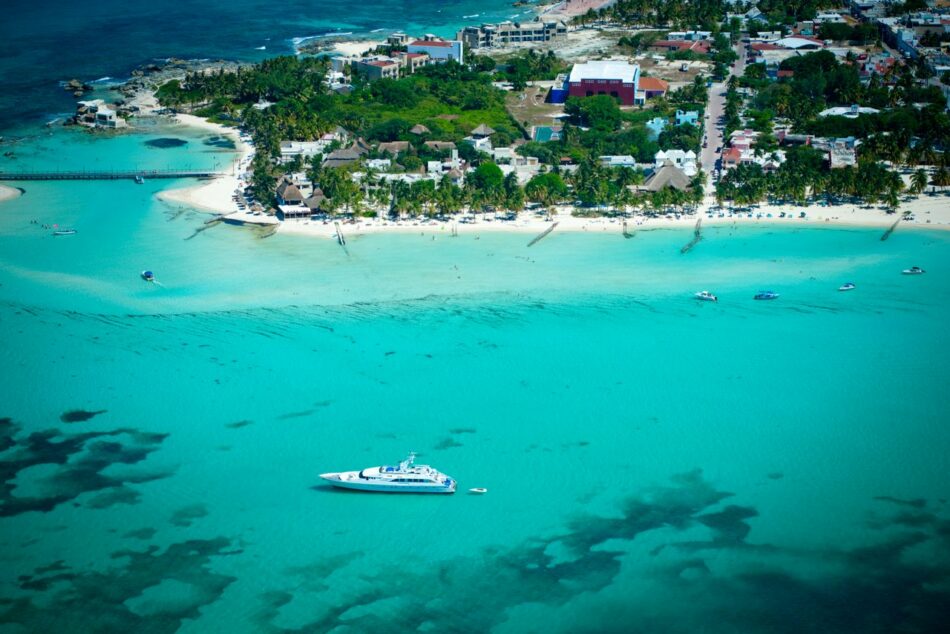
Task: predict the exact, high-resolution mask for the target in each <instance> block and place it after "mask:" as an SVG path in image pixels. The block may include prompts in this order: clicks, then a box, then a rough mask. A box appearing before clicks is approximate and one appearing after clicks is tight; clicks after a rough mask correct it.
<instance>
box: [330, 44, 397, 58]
mask: <svg viewBox="0 0 950 634" xmlns="http://www.w3.org/2000/svg"><path fill="white" fill-rule="evenodd" d="M385 43H386V40H356V41H345V42H335V43H334V44H332V45H331V46H330V49H329V52H330V53H336V54H339V55H342V56H344V57H353V56H359V55H362V54H363V53H365V52H367V51H370V50H372V49H374V48H376V47H377V46H380V45H382V44H385Z"/></svg>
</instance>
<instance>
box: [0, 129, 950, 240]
mask: <svg viewBox="0 0 950 634" xmlns="http://www.w3.org/2000/svg"><path fill="white" fill-rule="evenodd" d="M175 120H176V121H177V122H178V123H179V124H181V125H185V126H188V127H192V128H198V129H202V130H206V131H209V132H214V133H215V134H220V135H223V136H228V137H230V138H232V139H234V141H235V145H236V148H237V152H236V156H235V158H234V160H233V162H232V164H231V173H230V174H225V175H222V176H220V177H218V178H215V179H213V180H211V181H209V182H203V183H197V184H195V185H190V186H188V187H183V188H179V189H171V190H165V191H161V192H158V193H157V194H156V196H157V198H158V199H159V200H161V201H163V202H165V203H170V204H179V205H185V206H187V207H190V208H192V209H194V210H196V211H199V212H202V213H210V214H218V215H221V216H224V217H225V219H226V220H227V221H229V223H230V224H237V225H251V226H261V225H264V226H273V227H276V229H277V231H278V232H280V233H285V234H288V235H309V236H316V237H322V238H328V239H332V238H334V237H335V236H336V228H335V222H340V224H341V227H342V230H343V234H344V236H345V237H350V236H360V235H370V234H376V233H413V232H417V231H418V232H420V233H423V234H425V233H430V234H432V233H435V234H439V233H442V234H445V235H450V234H451V233H452V232H453V231H454V232H456V233H457V234H470V233H479V232H508V233H524V234H539V233H541V232H542V231H545V230H546V229H548V228H549V227H550V226H551V223H552V222H557V223H558V226H557V228H556V230H557V231H561V232H579V233H584V232H591V233H603V232H611V231H613V232H616V233H622V232H623V231H624V229H623V222H624V219H623V218H622V217H620V216H619V215H618V216H590V217H584V216H573V215H571V212H572V211H573V210H574V207H572V206H570V205H562V206H560V207H559V208H558V210H557V213H556V214H554V215H553V216H552V218H551V219H550V220H549V219H547V218H544V217H542V216H539V215H537V214H535V213H532V212H521V213H520V214H519V215H518V217H517V219H515V220H495V219H491V220H486V217H485V216H483V215H482V214H477V215H475V221H474V222H460V219H461V218H462V216H463V215H467V216H469V217H471V216H472V214H471V213H469V214H460V215H459V216H458V218H457V219H449V220H434V219H432V220H430V219H427V218H416V219H400V220H397V221H393V220H390V219H388V218H386V219H381V218H378V217H375V218H357V219H354V220H353V221H351V220H343V219H336V220H327V221H324V220H322V219H321V220H311V219H294V220H286V221H281V220H279V219H278V218H277V217H276V216H274V215H267V214H263V215H261V214H258V215H254V214H252V213H251V212H250V211H248V210H240V209H239V208H238V206H237V203H236V202H235V201H234V200H233V199H232V196H233V195H234V193H235V191H236V190H241V189H243V188H244V187H245V186H246V179H245V175H244V170H245V169H246V168H247V166H248V165H249V164H250V161H251V158H252V157H253V155H254V147H253V145H252V144H251V143H250V142H248V141H246V140H245V139H244V138H242V136H241V134H240V132H239V131H238V130H237V129H236V128H230V127H227V126H224V125H221V124H218V123H213V122H211V121H208V120H207V119H203V118H201V117H198V116H195V115H190V114H177V115H175ZM8 189H9V188H8ZM13 192H15V194H13V195H10V197H13V198H15V197H16V195H19V191H18V190H16V189H13ZM0 199H2V198H0ZM711 206H712V201H711V200H710V199H709V198H707V199H706V200H705V201H704V202H703V203H702V204H701V205H700V207H699V208H698V210H697V211H696V212H695V213H693V214H682V215H681V216H680V217H679V218H676V217H674V216H673V215H667V216H656V217H650V216H643V215H640V214H636V213H631V214H628V217H627V219H626V222H627V228H626V231H627V233H628V234H633V233H635V232H636V231H638V230H654V229H663V228H669V229H688V228H693V227H695V225H696V222H697V221H698V220H702V225H703V226H716V227H721V226H734V227H740V226H745V225H751V226H779V227H782V226H796V227H810V228H815V227H838V228H846V227H852V228H865V229H881V230H886V229H888V228H889V227H891V226H892V225H894V223H895V222H899V225H898V228H899V229H906V228H912V229H918V228H919V229H932V230H940V231H948V230H950V190H948V189H946V188H944V189H941V190H939V191H934V192H931V193H924V194H921V195H920V196H918V197H916V198H913V199H910V200H906V201H904V202H903V203H902V204H901V205H900V206H899V210H898V212H896V213H892V214H888V213H886V211H884V210H883V209H881V208H878V207H867V206H860V205H857V204H854V203H847V204H842V205H833V206H829V205H823V204H819V203H811V204H808V205H794V204H768V203H763V204H759V205H757V206H756V207H754V208H751V209H750V210H746V211H743V212H737V213H734V214H733V215H731V216H730V215H729V212H728V208H726V209H723V210H722V211H723V213H724V215H723V217H719V215H718V213H719V212H718V211H717V212H716V215H714V216H713V217H707V213H710V211H709V210H710V207H711ZM802 212H804V213H805V214H806V217H805V218H800V217H799V215H800V214H801V213H802ZM749 213H751V214H752V217H751V218H749V217H748V215H749ZM782 213H785V214H786V217H784V218H782V217H780V215H781V214H782ZM760 214H761V216H762V217H756V216H758V215H760ZM768 214H772V217H771V218H769V217H767V216H768ZM905 214H907V215H909V216H910V218H909V219H908V218H907V217H905Z"/></svg>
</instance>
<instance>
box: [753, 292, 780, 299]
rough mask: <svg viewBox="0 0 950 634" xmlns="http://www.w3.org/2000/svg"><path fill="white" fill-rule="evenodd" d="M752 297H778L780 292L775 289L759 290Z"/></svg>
mask: <svg viewBox="0 0 950 634" xmlns="http://www.w3.org/2000/svg"><path fill="white" fill-rule="evenodd" d="M752 299H778V293H776V292H775V291H759V292H758V293H756V294H755V297H753V298H752Z"/></svg>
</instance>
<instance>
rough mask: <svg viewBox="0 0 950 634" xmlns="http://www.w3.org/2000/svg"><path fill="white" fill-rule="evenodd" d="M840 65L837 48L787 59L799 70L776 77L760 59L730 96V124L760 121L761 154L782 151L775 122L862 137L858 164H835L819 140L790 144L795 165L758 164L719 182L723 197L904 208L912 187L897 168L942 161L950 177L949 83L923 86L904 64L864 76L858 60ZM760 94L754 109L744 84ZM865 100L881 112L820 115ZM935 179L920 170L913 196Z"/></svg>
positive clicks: (756, 125)
mask: <svg viewBox="0 0 950 634" xmlns="http://www.w3.org/2000/svg"><path fill="white" fill-rule="evenodd" d="M846 61H847V63H843V62H839V61H838V60H837V58H835V56H834V55H833V54H832V53H830V52H828V51H818V52H815V53H809V54H807V55H802V56H798V57H793V58H790V59H787V60H785V61H784V62H782V64H781V69H783V70H789V71H792V72H793V75H792V76H790V77H783V78H782V79H780V80H779V81H772V80H769V79H768V78H767V77H766V74H765V68H764V67H763V66H761V65H750V66H749V67H747V68H746V72H745V75H744V76H743V77H742V78H741V79H740V80H737V81H732V82H731V83H730V87H729V90H728V92H727V95H726V111H725V117H726V131H727V133H728V132H731V131H732V130H735V129H739V128H740V127H750V128H752V129H754V130H757V131H758V132H759V133H760V136H759V137H758V139H757V140H756V151H757V152H759V153H760V154H766V155H767V154H769V153H771V152H774V151H775V150H777V149H778V145H777V142H776V140H775V137H774V136H772V134H771V132H772V127H773V124H774V123H776V122H779V123H783V124H786V125H788V126H790V127H791V129H792V131H793V132H795V133H803V134H809V135H814V136H816V137H826V138H842V137H855V138H856V139H858V142H859V145H858V164H857V166H855V167H844V168H839V169H830V168H829V166H828V165H827V163H826V162H825V161H824V157H823V156H822V154H821V153H819V152H818V151H816V150H814V149H812V148H809V147H792V148H787V149H786V152H787V155H786V156H787V160H786V162H785V163H784V164H783V165H782V166H781V167H780V168H779V169H778V170H776V171H775V172H774V173H771V174H767V173H765V172H763V170H762V169H761V168H760V167H759V166H757V165H742V166H740V167H739V168H738V169H734V170H731V171H729V172H727V173H726V174H725V175H724V177H723V178H722V180H721V181H720V182H719V184H718V187H717V194H718V196H719V198H720V199H722V200H732V201H734V202H737V203H740V204H749V203H753V202H757V201H760V200H763V199H765V198H773V199H780V200H793V201H804V200H805V199H806V197H826V198H828V199H829V200H842V199H852V200H855V201H863V202H866V203H869V204H872V203H877V202H884V203H886V204H887V205H888V206H889V207H890V208H892V209H895V208H896V207H897V205H898V203H899V196H900V194H901V193H902V192H903V191H904V189H905V184H904V182H903V181H902V179H901V177H900V175H899V174H898V173H897V172H895V171H894V170H893V169H892V167H894V166H901V165H940V166H942V168H941V169H939V170H938V171H937V172H936V174H935V175H934V178H933V183H934V184H937V185H940V184H942V183H943V182H945V181H946V180H947V175H946V174H947V173H946V170H945V169H943V168H945V167H947V158H946V153H945V152H944V150H945V148H947V147H950V117H948V116H947V114H946V112H945V110H944V105H945V99H944V97H943V95H942V94H941V92H940V90H939V89H936V88H934V87H922V86H920V85H919V83H917V82H916V81H915V79H914V76H913V72H912V70H911V69H909V68H908V67H898V68H897V69H896V70H895V71H894V74H893V75H892V76H890V77H887V78H883V79H882V78H881V77H880V76H877V75H874V76H872V77H871V79H870V80H869V81H867V82H862V81H861V79H860V77H859V75H858V70H857V66H856V64H853V63H851V62H852V61H853V60H846ZM740 87H742V88H746V89H750V90H752V91H754V96H753V97H752V98H751V99H749V101H748V108H747V109H746V110H745V112H744V113H743V112H742V109H743V105H744V104H745V100H744V98H743V97H742V95H741V94H740V92H739V88H740ZM852 104H860V105H862V106H869V107H873V108H878V109H880V112H878V113H877V114H862V115H860V116H857V117H853V118H852V117H844V116H825V117H822V116H820V114H819V113H820V112H822V111H823V110H825V109H826V108H828V107H831V106H850V105H852ZM926 185H927V175H926V172H924V171H919V172H918V173H915V174H914V178H913V184H912V187H911V193H919V192H920V191H922V190H923V188H924V187H926Z"/></svg>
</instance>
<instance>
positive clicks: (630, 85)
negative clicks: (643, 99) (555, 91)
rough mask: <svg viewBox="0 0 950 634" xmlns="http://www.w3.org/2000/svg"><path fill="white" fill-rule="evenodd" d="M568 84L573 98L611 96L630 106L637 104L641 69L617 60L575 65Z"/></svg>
mask: <svg viewBox="0 0 950 634" xmlns="http://www.w3.org/2000/svg"><path fill="white" fill-rule="evenodd" d="M567 82H568V94H569V95H571V96H572V97H592V96H594V95H610V96H611V97H614V98H616V99H618V100H620V103H622V104H624V105H626V106H630V105H633V104H634V103H636V99H637V89H638V84H639V82H640V67H639V66H637V65H636V64H630V63H628V62H623V61H615V60H609V61H598V62H586V63H584V64H574V68H572V69H571V76H570V77H569V78H568V80H567Z"/></svg>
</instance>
